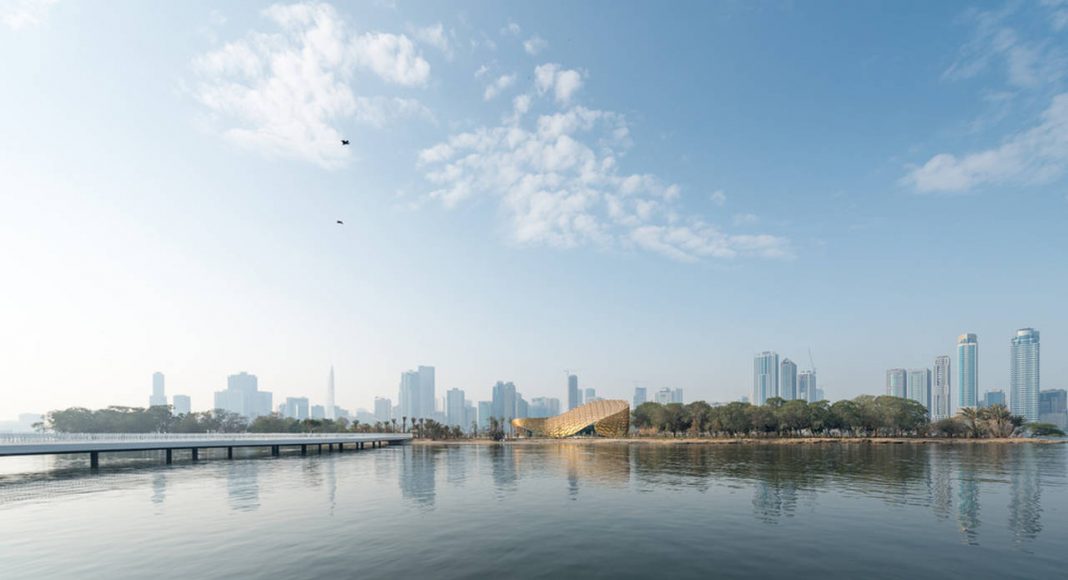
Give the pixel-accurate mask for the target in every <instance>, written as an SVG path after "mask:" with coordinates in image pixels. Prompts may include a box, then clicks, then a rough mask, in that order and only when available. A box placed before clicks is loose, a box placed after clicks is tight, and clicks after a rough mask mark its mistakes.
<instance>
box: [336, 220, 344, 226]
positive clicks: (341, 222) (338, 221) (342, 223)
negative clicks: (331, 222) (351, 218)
mask: <svg viewBox="0 0 1068 580" xmlns="http://www.w3.org/2000/svg"><path fill="white" fill-rule="evenodd" d="M337 223H339V224H341V225H345V222H343V221H341V220H337Z"/></svg>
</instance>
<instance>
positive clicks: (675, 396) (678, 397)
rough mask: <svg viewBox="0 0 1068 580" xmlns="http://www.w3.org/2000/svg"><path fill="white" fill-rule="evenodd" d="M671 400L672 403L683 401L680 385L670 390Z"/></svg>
mask: <svg viewBox="0 0 1068 580" xmlns="http://www.w3.org/2000/svg"><path fill="white" fill-rule="evenodd" d="M671 402H672V403H685V402H686V401H684V400H683V397H682V387H678V388H675V389H672V390H671Z"/></svg>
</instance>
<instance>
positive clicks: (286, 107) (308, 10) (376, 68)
mask: <svg viewBox="0 0 1068 580" xmlns="http://www.w3.org/2000/svg"><path fill="white" fill-rule="evenodd" d="M263 15H264V17H266V18H267V19H268V20H269V21H271V22H272V23H273V24H274V25H275V26H276V27H277V29H278V31H276V32H270V33H263V32H251V33H249V34H248V35H246V36H245V37H244V38H242V39H240V40H237V41H234V42H230V43H228V44H226V45H224V46H223V47H222V48H220V49H218V50H215V51H212V52H209V53H206V54H204V55H201V56H200V57H198V58H196V59H195V60H194V62H193V69H194V71H195V72H196V74H197V77H198V78H197V83H196V86H195V88H194V89H193V90H194V96H195V98H196V99H197V100H198V101H200V102H201V103H202V104H203V105H204V106H205V107H207V109H208V110H209V111H210V112H211V113H212V115H213V121H214V122H215V123H217V124H218V125H220V126H222V127H225V128H223V129H222V132H223V134H224V135H225V136H226V137H228V138H229V139H231V140H233V141H234V142H237V143H239V144H242V145H244V146H248V147H250V148H253V149H256V150H258V151H261V152H263V153H266V154H268V155H272V156H283V157H293V158H301V159H305V160H308V161H312V162H314V163H318V164H320V165H322V166H325V167H334V166H337V165H339V164H341V163H343V162H344V160H345V159H346V157H347V155H348V150H347V149H344V148H341V147H338V141H339V140H340V139H341V135H340V134H339V133H338V131H337V129H336V128H335V125H336V124H337V123H339V122H341V121H345V120H349V119H351V120H355V121H360V122H365V123H369V124H372V125H382V124H384V123H386V122H388V121H389V120H391V119H396V118H400V117H406V116H419V117H425V116H428V115H429V111H427V110H426V108H425V107H423V106H422V105H421V104H420V103H418V101H416V100H414V99H402V98H387V97H367V96H361V95H357V94H356V93H355V92H354V89H353V84H354V82H355V81H356V80H357V78H358V73H370V74H373V75H375V76H377V77H379V78H380V79H381V80H383V81H385V82H386V83H389V84H394V85H399V86H402V87H419V86H423V85H424V84H425V83H426V81H427V79H428V78H429V75H430V65H429V64H428V63H427V62H426V60H424V59H423V57H422V56H421V55H420V54H419V52H418V50H417V49H416V47H415V44H414V43H413V42H412V41H411V39H409V38H408V37H407V36H404V35H397V34H390V33H383V32H369V33H364V34H357V33H355V32H353V31H351V30H350V29H349V27H348V26H347V24H346V23H345V22H344V21H343V20H342V19H341V18H340V17H339V15H338V14H337V12H336V11H335V10H334V8H333V7H331V6H329V5H326V4H314V3H301V4H291V5H281V4H278V5H274V6H271V7H269V8H267V9H266V10H264V12H263Z"/></svg>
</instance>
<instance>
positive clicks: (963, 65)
mask: <svg viewBox="0 0 1068 580" xmlns="http://www.w3.org/2000/svg"><path fill="white" fill-rule="evenodd" d="M1019 8H1020V7H1019V6H1018V5H1015V4H1008V5H1006V6H1005V7H1003V8H1001V9H999V10H996V11H972V12H969V13H967V15H966V20H968V21H969V22H971V23H972V24H973V25H974V32H973V35H972V38H971V40H969V41H968V42H967V43H966V44H965V45H964V46H963V47H961V50H960V54H959V55H958V57H957V59H956V60H955V61H954V62H953V64H952V65H950V67H949V68H948V69H946V71H945V72H944V73H943V77H944V78H947V79H950V80H961V79H969V78H972V77H975V76H977V75H979V74H980V73H983V72H985V71H987V70H988V69H991V68H999V67H1003V69H1004V72H1005V74H1006V78H1007V80H1008V81H1009V83H1010V84H1011V85H1013V86H1015V87H1017V88H1023V89H1034V88H1039V87H1042V86H1044V85H1046V84H1048V83H1052V82H1056V81H1058V80H1060V79H1061V78H1063V77H1064V74H1065V68H1066V67H1065V65H1066V64H1068V56H1066V55H1065V53H1064V51H1063V50H1062V49H1061V48H1060V47H1061V46H1062V44H1061V43H1059V42H1049V41H1043V40H1042V39H1040V38H1036V37H1035V35H1033V34H1020V33H1019V32H1017V30H1016V29H1015V28H1013V26H1011V25H1010V23H1011V20H1012V18H1013V17H1014V16H1015V13H1016V11H1017V10H1018V9H1019ZM1058 18H1059V17H1058V16H1057V15H1056V11H1055V12H1054V15H1053V16H1052V17H1051V19H1052V20H1051V21H1052V25H1053V27H1054V28H1055V29H1056V28H1057V26H1058V24H1057V23H1058V21H1059V20H1058Z"/></svg>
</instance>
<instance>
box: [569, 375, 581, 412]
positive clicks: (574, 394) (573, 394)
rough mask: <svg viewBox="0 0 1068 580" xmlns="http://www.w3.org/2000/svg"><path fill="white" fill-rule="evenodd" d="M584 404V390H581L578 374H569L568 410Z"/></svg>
mask: <svg viewBox="0 0 1068 580" xmlns="http://www.w3.org/2000/svg"><path fill="white" fill-rule="evenodd" d="M581 404H582V392H581V391H579V384H578V375H567V410H568V411H570V410H571V409H574V408H575V407H578V406H579V405H581Z"/></svg>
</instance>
